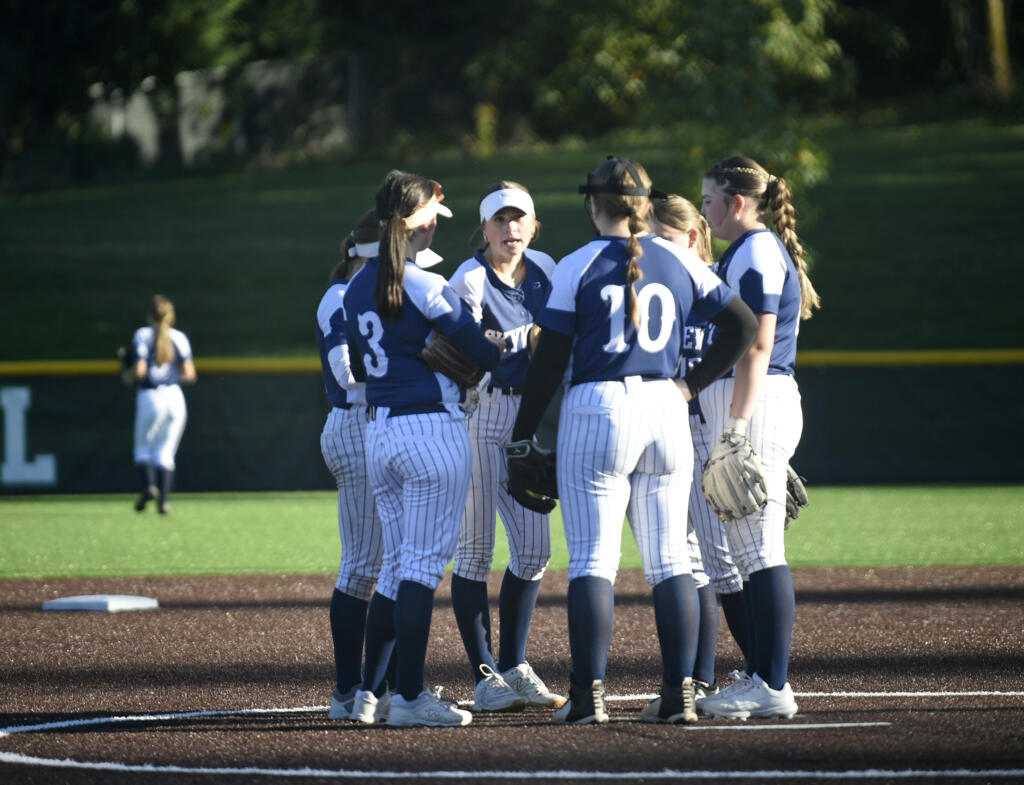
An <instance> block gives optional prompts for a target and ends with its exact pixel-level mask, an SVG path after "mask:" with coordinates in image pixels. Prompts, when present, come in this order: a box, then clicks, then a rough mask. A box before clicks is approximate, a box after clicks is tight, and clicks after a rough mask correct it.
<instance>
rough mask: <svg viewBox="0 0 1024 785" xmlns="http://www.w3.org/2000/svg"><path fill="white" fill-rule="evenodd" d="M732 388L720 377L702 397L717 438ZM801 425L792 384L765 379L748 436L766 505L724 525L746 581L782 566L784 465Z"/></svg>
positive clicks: (728, 380) (780, 377) (782, 379)
mask: <svg viewBox="0 0 1024 785" xmlns="http://www.w3.org/2000/svg"><path fill="white" fill-rule="evenodd" d="M734 386H735V379H733V378H732V377H729V378H726V379H719V380H718V381H716V382H714V383H713V384H712V385H711V386H710V387H708V388H707V389H706V390H705V391H704V392H702V393H701V394H700V404H701V407H702V408H703V410H704V413H705V416H706V417H707V418H708V423H709V424H710V425H711V432H712V433H716V434H719V435H721V433H722V430H723V428H724V427H725V420H726V418H727V417H728V416H729V406H730V404H731V402H732V394H733V387H734ZM803 424H804V417H803V411H802V410H801V408H800V390H799V389H798V388H797V384H796V380H795V379H794V378H793V377H792V376H788V375H781V374H778V375H776V374H769V375H767V376H765V378H764V380H763V382H762V384H761V393H760V395H759V396H758V399H757V404H756V405H755V407H754V413H753V415H752V416H751V418H750V430H749V437H750V444H751V446H753V448H754V452H756V453H757V457H758V458H759V459H760V461H761V467H762V468H763V469H764V473H765V483H766V485H767V486H768V503H767V504H766V505H765V506H764V509H762V510H761V511H760V512H757V513H754V514H753V515H748V516H747V517H745V518H740V519H738V520H735V521H731V522H730V523H729V524H727V525H726V527H725V529H726V532H727V534H728V537H729V550H730V552H731V553H732V557H733V559H735V561H736V565H737V566H738V567H739V569H740V573H741V574H742V575H743V578H744V579H746V578H748V577H749V576H750V574H751V573H753V572H758V571H759V570H764V569H768V568H769V567H778V566H779V565H782V564H785V563H786V543H785V536H784V534H785V521H786V466H788V465H789V459H790V458H792V457H793V453H794V452H795V451H796V447H797V444H799V443H800V434H801V433H802V432H803Z"/></svg>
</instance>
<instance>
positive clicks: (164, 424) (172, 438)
mask: <svg viewBox="0 0 1024 785" xmlns="http://www.w3.org/2000/svg"><path fill="white" fill-rule="evenodd" d="M187 420H188V410H187V409H186V408H185V394H184V393H183V392H182V391H181V387H180V386H179V385H177V384H164V385H161V386H160V387H145V388H143V387H140V388H139V390H138V392H137V393H136V394H135V448H134V450H133V455H134V458H135V463H150V464H152V465H153V466H159V467H160V468H161V469H169V470H171V471H173V470H174V466H175V462H174V457H175V455H177V453H178V445H179V444H181V437H182V436H183V435H184V433H185V423H186V422H187Z"/></svg>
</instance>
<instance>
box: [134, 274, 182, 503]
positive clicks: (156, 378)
mask: <svg viewBox="0 0 1024 785" xmlns="http://www.w3.org/2000/svg"><path fill="white" fill-rule="evenodd" d="M132 353H133V356H134V357H135V365H134V374H135V378H136V379H137V380H138V383H139V386H138V392H137V393H136V395H135V450H134V454H135V465H136V467H137V468H138V471H139V478H140V480H141V482H142V492H141V493H140V494H139V498H138V499H137V500H136V502H135V509H136V510H138V511H139V512H142V511H143V510H144V509H146V504H147V503H148V502H149V501H150V500H151V499H157V500H158V501H157V509H158V510H159V511H160V513H161V514H163V515H167V514H168V513H170V511H171V504H170V497H171V487H172V486H173V484H174V469H175V462H174V457H175V455H176V454H177V452H178V445H179V444H180V443H181V437H182V435H183V434H184V433H185V422H186V420H187V419H188V411H187V409H186V408H185V396H184V394H183V393H182V391H181V385H182V384H192V383H194V382H195V380H196V367H195V364H194V363H193V361H192V345H191V344H190V343H189V340H188V338H187V337H186V336H185V333H183V332H181V331H180V330H176V329H175V328H174V303H172V302H171V301H170V300H169V299H167V298H166V297H164V296H163V295H162V294H155V295H153V299H152V301H151V303H150V306H149V325H148V326H146V327H140V328H139V329H138V330H136V331H135V335H134V336H133V337H132Z"/></svg>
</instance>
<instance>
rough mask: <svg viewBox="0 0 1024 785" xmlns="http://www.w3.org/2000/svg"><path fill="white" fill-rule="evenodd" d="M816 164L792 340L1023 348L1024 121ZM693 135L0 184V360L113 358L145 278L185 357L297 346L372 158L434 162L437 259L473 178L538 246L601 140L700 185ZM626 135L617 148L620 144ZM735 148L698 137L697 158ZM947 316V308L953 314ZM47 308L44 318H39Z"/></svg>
mask: <svg viewBox="0 0 1024 785" xmlns="http://www.w3.org/2000/svg"><path fill="white" fill-rule="evenodd" d="M807 130H808V134H809V135H810V136H812V137H813V138H815V139H816V140H817V141H819V142H820V143H821V145H822V146H823V147H824V149H825V151H826V152H827V154H828V157H829V159H830V165H831V168H830V175H829V177H828V179H827V180H826V181H825V182H823V183H821V184H820V185H817V186H815V187H814V188H813V189H812V190H810V191H808V192H806V193H801V194H799V195H798V196H799V198H798V201H797V207H798V209H799V215H800V223H799V226H798V229H799V231H800V235H801V239H802V240H803V241H804V243H805V245H806V246H807V247H808V248H809V249H810V251H811V252H812V259H813V263H814V268H813V277H814V280H815V282H816V284H817V285H818V288H819V289H820V290H821V294H822V297H823V302H824V307H823V309H822V311H821V313H820V314H819V315H818V316H817V317H815V319H814V320H813V321H811V322H809V323H808V324H807V325H806V326H805V328H804V329H803V330H802V331H801V348H803V349H883V348H884V349H929V348H930V349H947V348H975V347H996V348H998V347H1019V346H1021V345H1024V335H1022V332H1021V329H1020V324H1019V320H1017V318H1016V316H1015V314H1016V313H1017V311H1018V308H1017V303H1019V302H1020V301H1021V300H1022V299H1024V278H1022V277H1021V276H1020V275H1018V270H1017V266H1018V263H1017V260H1018V258H1019V253H1018V251H1017V240H1016V232H1015V229H1016V227H1015V224H1014V222H1013V221H1012V220H1007V218H1008V216H1009V215H1010V214H1011V213H1010V212H1007V210H1008V208H1007V194H1013V193H1017V192H1018V191H1020V190H1021V186H1022V185H1024V124H1019V123H1018V124H1010V123H1002V124H998V123H995V122H991V121H988V120H985V119H984V118H972V119H970V120H965V121H962V122H946V123H933V124H928V125H878V126H874V127H867V126H861V127H850V126H849V125H847V124H844V123H842V122H817V123H809V124H808V126H807ZM706 141H707V140H703V139H700V138H694V139H693V140H692V144H686V145H679V144H677V143H674V142H673V143H671V144H669V143H666V144H665V145H663V146H660V147H658V146H649V145H648V146H630V145H614V146H615V148H616V149H615V150H614V151H612V150H609V149H607V148H608V147H609V146H610V145H608V144H603V145H600V146H596V147H591V148H588V149H581V150H554V151H551V152H546V153H531V154H522V155H502V156H496V157H493V158H487V159H473V158H470V157H468V156H466V157H462V158H452V157H449V158H445V159H439V160H436V161H418V162H409V161H387V162H376V163H359V164H350V165H344V166H342V165H334V164H332V165H329V166H328V165H325V166H318V167H309V168H304V169H301V170H294V171H287V172H277V173H268V172H247V173H242V174H233V175H224V176H216V177H213V176H207V177H195V178H191V179H182V180H174V181H162V182H140V183H136V184H132V185H125V186H119V187H94V188H82V189H77V190H69V191H62V192H55V193H49V194H43V195H35V196H26V197H19V198H7V199H0V282H2V283H0V313H2V314H3V318H4V322H5V323H6V324H7V325H8V326H9V327H11V329H13V326H14V325H17V326H18V329H17V340H13V334H11V335H7V336H6V340H5V342H4V351H3V359H5V360H31V359H93V358H109V357H112V355H113V351H114V348H115V347H116V346H118V345H119V344H123V343H125V342H126V341H127V340H128V339H129V338H130V336H131V331H132V330H133V329H134V328H135V327H137V326H138V325H139V324H140V323H141V322H142V320H143V317H144V308H145V303H146V302H147V300H148V298H149V296H150V295H152V294H153V293H154V292H156V291H161V292H163V293H165V294H167V295H169V296H170V297H171V298H172V299H173V300H174V301H175V303H176V305H177V307H178V317H179V324H180V326H181V327H182V328H183V329H184V330H185V331H186V332H187V333H188V334H189V336H190V338H191V339H192V342H193V345H194V347H195V351H196V356H197V357H198V358H202V357H204V356H205V357H211V356H249V357H251V356H265V355H270V356H296V355H306V356H312V355H314V354H315V347H314V343H313V329H312V322H313V312H314V309H315V307H316V303H317V302H318V300H319V297H320V295H321V294H322V291H323V288H324V285H325V282H326V281H325V279H326V277H327V275H328V272H329V271H330V268H331V267H332V265H333V263H334V261H335V260H336V257H337V248H338V244H339V241H340V239H341V238H342V237H343V236H344V235H345V234H346V233H347V232H348V230H349V228H350V227H351V225H352V224H353V223H354V221H355V220H356V218H357V217H358V216H359V215H360V214H361V213H362V212H363V211H364V210H365V209H367V208H368V207H369V206H370V205H371V204H372V199H373V194H374V191H375V190H376V188H377V186H378V184H379V183H380V181H381V180H382V178H383V175H384V173H385V172H386V171H387V170H388V169H389V168H391V167H393V166H398V167H404V168H408V169H411V170H413V171H418V172H421V173H423V174H425V175H428V176H431V177H435V178H437V179H439V180H440V181H441V182H443V183H444V185H445V190H446V194H447V195H448V201H447V203H448V204H449V205H451V207H452V208H453V210H454V211H455V218H453V219H451V220H445V221H443V222H442V225H441V227H440V229H439V230H438V233H437V237H436V240H435V248H436V249H437V250H438V251H439V252H440V253H441V254H442V255H443V256H445V258H446V262H445V264H444V265H443V266H441V267H439V268H438V270H439V271H441V272H442V273H446V274H447V273H450V272H451V271H452V270H454V268H455V266H456V265H457V264H458V263H459V262H460V261H461V260H462V259H464V258H466V256H468V255H469V254H470V252H471V250H472V248H473V245H472V244H471V235H472V232H473V229H474V228H475V227H476V224H477V204H478V199H479V194H480V192H481V191H482V190H483V189H484V188H485V187H486V186H487V185H488V184H489V183H491V182H493V181H495V180H497V179H500V178H512V179H515V180H518V181H520V182H523V183H525V184H526V185H527V186H529V187H530V188H531V190H532V191H533V192H534V196H535V201H536V203H537V207H538V214H539V216H540V218H541V220H542V222H543V231H542V235H541V238H540V239H539V241H538V242H537V244H536V245H537V247H538V248H540V249H542V250H546V251H548V252H549V253H551V254H552V255H553V256H555V257H556V258H557V257H559V256H560V255H562V254H564V253H566V252H567V251H569V250H571V249H572V248H575V247H577V246H578V245H580V244H581V242H583V241H584V240H585V239H586V238H587V237H588V236H589V235H590V233H591V230H590V227H589V224H588V222H587V219H586V218H585V215H584V212H583V207H582V201H581V197H580V196H579V195H578V194H577V193H576V185H577V184H578V183H579V182H581V181H582V179H583V176H584V174H585V173H586V172H587V171H588V170H590V169H592V168H593V167H594V166H596V164H598V163H600V161H601V160H603V158H604V156H605V154H606V153H608V152H616V153H619V154H630V155H634V156H635V157H637V158H638V159H639V160H641V161H642V162H643V163H644V164H645V165H646V166H647V168H648V169H649V170H650V171H651V173H652V175H653V177H654V179H655V181H656V183H657V184H658V185H659V186H660V187H662V188H665V189H668V190H676V191H679V192H681V193H683V194H684V195H686V196H689V197H690V198H691V199H692V198H695V197H696V196H698V195H699V175H700V172H699V171H696V170H695V169H694V166H695V163H694V161H693V160H692V159H691V158H690V156H689V153H688V152H686V151H688V150H690V149H694V148H696V147H700V146H701V145H702V144H703V143H705V142H706ZM622 147H627V148H629V149H620V148H622ZM733 152H736V151H733V150H708V151H707V157H708V161H707V163H708V164H710V163H711V162H712V161H713V160H714V159H715V158H717V157H720V156H722V155H725V154H730V153H733ZM954 314H955V315H954ZM55 315H59V318H56V317H55Z"/></svg>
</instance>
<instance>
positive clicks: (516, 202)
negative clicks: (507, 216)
mask: <svg viewBox="0 0 1024 785" xmlns="http://www.w3.org/2000/svg"><path fill="white" fill-rule="evenodd" d="M504 207H514V208H516V209H517V210H522V211H523V212H524V213H526V214H527V215H531V216H533V217H534V218H536V217H537V213H536V212H535V210H534V207H533V199H531V198H530V195H529V194H528V193H526V191H523V190H520V189H519V188H502V189H501V190H500V191H494V192H493V193H489V194H487V196H485V197H484V198H483V201H482V202H480V223H483V222H484V221H489V220H491V219H492V218H493V217H494V215H495V213H497V212H498V211H499V210H501V209H502V208H504Z"/></svg>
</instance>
